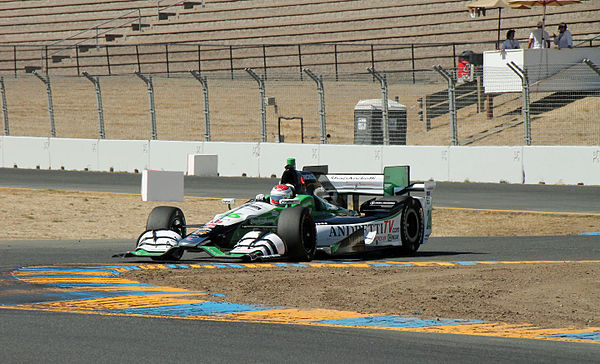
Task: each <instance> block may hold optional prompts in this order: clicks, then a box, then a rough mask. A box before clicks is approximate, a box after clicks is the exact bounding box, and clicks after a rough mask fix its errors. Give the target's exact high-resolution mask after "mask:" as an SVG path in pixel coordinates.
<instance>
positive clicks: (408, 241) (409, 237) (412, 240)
mask: <svg viewBox="0 0 600 364" xmlns="http://www.w3.org/2000/svg"><path fill="white" fill-rule="evenodd" d="M400 222H401V226H400V237H401V239H402V248H401V252H402V253H403V254H406V255H415V253H416V252H417V250H418V249H419V246H420V245H421V243H422V242H423V208H422V207H421V204H420V203H419V201H418V200H416V199H414V198H409V199H408V200H407V201H406V205H405V206H404V209H403V210H402V217H401V219H400Z"/></svg>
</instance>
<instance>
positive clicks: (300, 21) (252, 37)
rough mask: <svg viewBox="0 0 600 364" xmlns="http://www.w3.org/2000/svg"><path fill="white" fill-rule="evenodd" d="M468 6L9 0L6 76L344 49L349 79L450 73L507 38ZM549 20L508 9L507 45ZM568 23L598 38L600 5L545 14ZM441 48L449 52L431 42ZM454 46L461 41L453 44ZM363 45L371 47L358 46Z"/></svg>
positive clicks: (273, 58) (536, 11)
mask: <svg viewBox="0 0 600 364" xmlns="http://www.w3.org/2000/svg"><path fill="white" fill-rule="evenodd" d="M467 3H468V2H467V1H463V0H407V1H403V2H401V3H400V4H399V3H398V2H397V1H392V0H379V1H372V0H307V1H301V0H282V1H277V2H273V1H267V0H246V1H235V0H215V1H210V0H207V1H204V2H203V1H188V2H184V1H176V0H162V1H157V0H154V1H147V0H133V1H124V0H100V1H93V2H92V1H88V0H31V1H27V2H23V1H6V0H5V1H0V17H1V18H2V19H3V22H2V23H0V72H11V71H15V72H23V70H24V69H25V67H27V66H29V67H30V68H31V67H35V66H39V67H42V68H44V67H47V68H48V70H49V72H51V73H59V74H60V73H62V74H78V73H79V68H80V67H82V66H83V65H85V66H86V67H92V70H93V71H94V72H97V73H108V72H109V68H110V73H123V72H131V70H132V69H133V68H137V69H142V65H140V62H141V63H143V68H144V69H145V71H146V72H165V71H166V70H167V68H169V70H170V71H171V72H174V71H181V70H187V69H189V68H190V67H192V68H197V67H201V66H202V65H199V66H198V64H199V57H202V55H203V56H204V58H203V59H202V62H204V64H205V68H204V69H205V70H211V69H212V70H222V71H224V70H227V69H229V68H232V63H235V64H234V65H233V68H236V69H243V68H245V67H264V63H265V61H264V59H263V56H265V57H266V56H268V57H269V60H268V66H269V67H274V68H275V69H277V68H279V69H280V71H289V70H291V69H297V68H298V62H299V58H302V60H301V62H304V63H303V64H304V65H311V66H313V67H317V68H318V67H319V65H322V64H323V63H328V64H331V63H332V57H333V54H334V53H333V46H332V44H334V43H335V44H338V46H339V49H337V50H336V53H335V56H336V57H337V56H339V57H340V59H339V60H338V61H339V63H340V64H339V65H340V67H341V70H340V72H350V71H352V69H353V68H354V69H356V68H358V69H360V70H361V71H364V65H365V64H367V65H368V64H369V62H371V61H372V58H373V57H374V53H376V56H377V57H376V60H375V61H376V62H377V65H378V67H379V68H381V69H388V70H401V69H404V70H406V69H410V68H411V67H413V66H412V65H411V64H410V63H411V62H412V61H413V58H416V62H415V66H414V67H416V68H430V66H431V64H434V63H442V64H443V63H444V62H441V61H438V62H436V61H435V58H439V57H445V58H446V61H445V63H446V65H450V66H451V65H452V63H451V62H450V61H449V60H450V59H452V58H453V57H454V59H455V56H456V54H457V52H458V53H460V52H461V51H462V50H465V49H470V50H474V51H482V50H488V49H493V48H494V42H495V41H496V39H497V36H498V34H497V17H496V14H497V12H496V11H495V10H491V11H488V14H487V16H485V17H483V16H482V17H477V18H470V17H469V16H468V13H467V10H466V4H467ZM203 4H204V6H202V5H203ZM540 13H541V8H532V9H529V10H516V9H510V10H505V11H504V12H503V18H502V29H503V30H502V31H501V33H502V34H501V38H503V37H504V34H503V33H505V31H504V30H505V29H508V28H514V29H516V31H517V38H518V39H519V40H520V41H521V42H522V45H524V44H525V42H526V38H527V36H528V34H529V30H530V29H532V27H533V25H534V24H533V23H535V22H536V21H537V20H538V19H539V18H540ZM160 14H163V16H160ZM111 20H112V21H111ZM561 21H565V22H568V23H569V29H570V30H571V32H572V33H573V36H574V38H575V39H576V40H577V39H579V40H583V39H590V38H592V37H595V36H597V35H598V34H597V29H599V27H598V24H599V23H600V4H598V3H597V2H594V1H586V2H584V3H582V4H577V5H570V6H566V7H560V8H552V9H551V10H549V11H548V15H547V24H548V27H549V28H551V29H552V30H554V26H555V25H556V24H557V23H559V22H561ZM97 34H98V37H96V35H97ZM157 43H161V44H162V43H169V44H170V45H169V46H166V47H165V46H164V45H162V46H156V45H155V44H157ZM436 43H440V44H441V43H443V44H446V45H444V46H434V44H436ZM452 43H454V46H449V45H448V44H452ZM464 43H467V45H465V44H464ZM355 44H362V45H363V46H362V48H360V49H359V50H357V49H358V48H359V47H358V46H357V45H355ZM74 45H79V47H77V48H76V47H74ZM136 45H137V47H136ZM151 45H152V46H151ZM190 45H195V46H190ZM197 45H201V46H202V48H203V49H200V50H199V49H198V47H197ZM251 45H254V46H255V47H249V46H251ZM263 45H264V46H265V48H263ZM284 45H285V46H284ZM297 45H302V48H304V49H302V48H301V49H298V46H297ZM370 45H374V48H373V49H371V48H370ZM46 46H48V48H47V49H46V48H44V47H46ZM96 46H98V49H95V47H96ZM106 46H108V47H109V48H105V47H106ZM230 46H231V48H229V47H230ZM64 48H66V49H64ZM169 48H170V52H169ZM230 52H231V53H230ZM263 52H264V53H263ZM199 53H202V54H201V55H199ZM232 53H235V54H232ZM299 53H300V54H299ZM232 58H233V59H232ZM350 58H351V59H352V62H350V61H349V60H348V59H350ZM138 59H140V61H139V62H138ZM167 59H168V62H169V63H170V64H169V65H168V66H167ZM142 60H143V61H142ZM449 62H450V63H449ZM109 64H110V67H109ZM357 64H359V65H358V66H357ZM345 65H346V66H345Z"/></svg>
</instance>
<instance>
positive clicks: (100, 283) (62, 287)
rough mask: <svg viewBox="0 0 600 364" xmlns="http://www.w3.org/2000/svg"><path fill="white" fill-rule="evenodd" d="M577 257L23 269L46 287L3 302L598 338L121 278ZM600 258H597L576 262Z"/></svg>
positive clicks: (599, 337) (594, 332)
mask: <svg viewBox="0 0 600 364" xmlns="http://www.w3.org/2000/svg"><path fill="white" fill-rule="evenodd" d="M571 262H575V261H520V262H513V261H479V262H396V261H383V262H382V261H379V262H327V263H301V264H289V263H264V264H263V263H260V264H258V263H253V264H242V263H199V264H142V265H63V266H33V267H23V268H20V269H18V270H16V271H14V272H12V276H13V277H14V278H15V279H18V280H20V281H23V282H27V283H32V284H41V285H44V286H45V287H46V288H47V293H46V295H45V296H44V298H43V299H40V301H39V302H36V303H27V304H16V305H2V306H0V308H5V309H16V310H43V311H57V312H74V313H87V314H103V315H132V316H141V317H170V318H179V319H192V320H216V321H245V322H265V323H267V322H268V323H282V324H298V325H319V326H335V327H354V328H368V329H385V330H397V331H412V332H435V333H448V334H465V335H481V336H497V337H513V338H527V339H544V340H559V341H577V342H594V343H600V328H589V329H586V330H574V329H544V328H539V327H535V326H531V325H509V324H503V323H497V322H485V321H481V320H467V319H421V318H416V317H408V316H401V315H383V314H368V315H367V314H360V313H357V312H352V311H337V310H322V309H313V310H299V309H293V308H286V307H270V306H264V305H250V304H234V303H229V302H223V301H220V300H219V301H215V300H214V296H220V297H223V295H220V294H215V293H207V292H195V291H188V290H185V289H180V288H173V287H162V286H157V285H151V284H145V283H140V282H136V281H132V280H128V279H124V278H123V277H122V275H121V274H122V273H123V272H127V271H131V270H151V269H152V270H154V269H240V268H258V267H323V268H336V267H367V268H373V269H377V267H427V266H472V265H484V264H486V265H487V264H534V263H555V264H561V263H562V264H564V263H571ZM576 262H577V263H600V260H587V261H576Z"/></svg>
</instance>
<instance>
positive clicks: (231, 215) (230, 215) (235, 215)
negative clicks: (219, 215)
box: [225, 212, 242, 219]
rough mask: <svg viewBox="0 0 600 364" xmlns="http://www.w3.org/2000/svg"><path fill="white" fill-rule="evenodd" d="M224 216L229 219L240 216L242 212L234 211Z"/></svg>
mask: <svg viewBox="0 0 600 364" xmlns="http://www.w3.org/2000/svg"><path fill="white" fill-rule="evenodd" d="M225 217H229V218H231V219H239V218H241V217H242V214H240V213H237V212H234V213H231V214H229V215H225Z"/></svg>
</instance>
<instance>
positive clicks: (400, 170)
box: [304, 166, 424, 196]
mask: <svg viewBox="0 0 600 364" xmlns="http://www.w3.org/2000/svg"><path fill="white" fill-rule="evenodd" d="M304 171H310V172H312V173H314V174H315V175H316V176H317V180H318V181H319V183H320V184H321V186H323V188H325V190H326V191H327V192H336V193H338V194H349V195H354V194H356V195H376V196H397V195H402V194H405V193H408V192H410V191H423V188H424V186H423V185H422V184H420V185H419V184H412V185H411V184H410V167H409V166H393V167H385V168H384V170H383V174H363V173H360V174H354V173H353V174H351V173H328V172H327V168H326V166H318V168H315V167H305V169H304Z"/></svg>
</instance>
